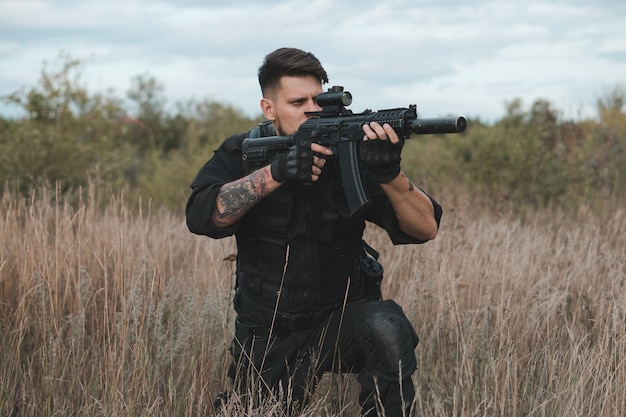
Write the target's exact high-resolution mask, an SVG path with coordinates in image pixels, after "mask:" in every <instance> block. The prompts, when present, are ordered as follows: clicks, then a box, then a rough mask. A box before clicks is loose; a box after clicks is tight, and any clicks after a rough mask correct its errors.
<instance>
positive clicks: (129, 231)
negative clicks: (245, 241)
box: [0, 189, 626, 417]
mask: <svg viewBox="0 0 626 417" xmlns="http://www.w3.org/2000/svg"><path fill="white" fill-rule="evenodd" d="M440 193H441V194H442V196H441V197H439V199H440V200H441V202H442V204H443V206H444V218H443V223H442V228H441V231H440V234H439V236H438V237H437V239H435V240H434V241H432V242H429V243H428V244H426V245H422V246H407V247H393V246H392V245H391V244H390V243H389V241H388V239H387V238H386V236H384V235H383V234H381V233H380V232H379V231H378V230H374V229H371V228H368V229H367V231H366V234H367V238H368V241H369V242H370V243H371V244H372V245H373V246H375V247H376V248H377V249H378V250H379V251H380V252H381V258H382V261H383V263H384V265H385V272H386V273H385V281H384V288H383V290H384V294H385V296H386V297H389V298H394V299H395V300H396V301H398V302H399V303H400V304H401V305H402V306H403V307H404V309H405V312H406V313H407V315H408V317H409V318H410V319H411V320H412V322H413V323H414V325H415V327H416V329H417V332H418V334H419V335H420V339H421V342H420V344H419V345H418V347H417V349H416V353H417V355H418V361H419V369H418V372H417V373H416V374H415V382H416V385H417V388H418V396H417V398H416V402H415V408H416V409H417V411H418V415H422V416H433V417H434V416H437V417H439V416H506V417H512V416H568V417H569V416H606V417H609V416H611V417H623V416H624V415H626V363H625V362H626V291H625V288H624V286H625V285H624V284H625V282H624V281H625V279H626V209H625V208H623V207H620V205H619V204H617V203H615V202H610V201H608V202H605V203H604V204H603V205H602V206H601V207H594V208H593V209H592V208H590V207H580V208H579V209H577V210H574V211H572V212H571V213H570V212H562V211H558V210H542V211H537V212H532V211H529V212H527V213H526V214H525V215H524V216H513V215H512V214H510V213H509V211H508V210H506V209H503V208H499V209H498V208H494V207H492V206H490V205H488V204H484V203H480V202H477V201H473V200H472V198H471V197H470V196H469V195H461V196H458V195H457V196H456V197H455V198H451V197H450V196H447V197H448V198H446V195H445V194H446V193H445V192H444V191H439V192H437V191H434V192H433V194H434V195H435V196H438V194H440ZM131 207H133V208H131ZM522 219H523V220H522ZM233 253H234V244H233V241H232V240H231V239H225V240H221V241H215V240H210V239H208V238H204V237H199V236H194V235H192V234H190V233H189V232H188V230H187V228H186V226H185V224H184V202H181V209H180V211H179V212H176V213H173V212H169V211H165V210H156V209H152V208H151V207H150V205H149V203H145V202H144V204H136V203H134V204H132V205H131V204H128V203H127V202H126V201H125V200H124V197H123V196H112V195H108V194H107V193H106V192H105V191H104V190H99V189H91V190H89V191H87V192H85V193H84V196H83V197H82V198H81V199H79V200H74V201H72V202H71V203H70V202H67V201H65V200H64V199H63V198H61V197H60V196H59V195H57V193H56V192H55V190H54V189H52V190H43V191H41V192H37V193H34V194H33V196H32V197H31V198H18V197H15V196H13V195H10V194H5V195H4V196H2V197H1V200H0V415H2V416H133V417H134V416H205V415H212V413H213V410H212V401H213V398H214V396H215V395H216V394H217V393H218V392H219V391H220V390H222V389H223V388H224V387H225V386H226V383H227V381H226V377H225V371H226V368H227V365H228V354H227V351H226V349H227V346H228V344H229V343H230V339H231V335H232V323H233V313H232V311H231V309H230V298H231V296H232V285H233V272H234V263H233V261H232V260H231V259H232V257H231V256H230V255H232V254H233ZM322 382H323V383H322V384H321V386H320V389H319V390H318V394H317V397H318V398H317V401H314V402H313V403H312V404H311V406H310V408H309V409H307V410H306V411H305V414H304V415H308V416H325V415H345V416H348V415H354V413H355V410H356V409H357V408H356V405H355V403H356V393H357V390H358V387H357V386H356V382H355V380H354V377H353V376H350V375H348V376H346V377H345V378H336V377H332V378H331V377H329V378H328V380H325V381H322ZM232 404H233V405H232V406H231V407H230V408H229V409H228V410H226V414H229V415H242V413H241V410H240V409H239V410H238V409H237V407H236V405H237V401H234V402H233V403H232ZM266 407H267V408H265V409H263V410H257V411H256V412H252V413H251V414H250V415H268V414H271V412H272V410H274V409H275V408H276V407H273V408H272V405H271V404H268V405H266ZM276 413H277V415H278V412H276Z"/></svg>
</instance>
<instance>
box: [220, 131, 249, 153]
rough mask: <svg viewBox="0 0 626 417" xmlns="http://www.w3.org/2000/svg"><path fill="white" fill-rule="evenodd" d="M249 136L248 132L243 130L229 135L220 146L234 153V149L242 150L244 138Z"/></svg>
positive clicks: (227, 151)
mask: <svg viewBox="0 0 626 417" xmlns="http://www.w3.org/2000/svg"><path fill="white" fill-rule="evenodd" d="M247 137H248V132H241V133H237V134H235V135H232V136H229V137H227V138H226V139H224V141H223V142H222V144H221V145H220V148H221V149H222V150H223V151H225V152H226V153H232V152H233V151H239V152H241V144H242V143H243V140H244V139H245V138H247Z"/></svg>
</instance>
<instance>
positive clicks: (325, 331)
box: [231, 300, 418, 417]
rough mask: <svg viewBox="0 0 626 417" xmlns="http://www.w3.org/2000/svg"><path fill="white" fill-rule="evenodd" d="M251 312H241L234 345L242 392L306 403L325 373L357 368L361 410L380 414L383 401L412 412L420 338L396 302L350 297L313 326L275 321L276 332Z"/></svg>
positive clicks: (397, 412) (235, 374)
mask: <svg viewBox="0 0 626 417" xmlns="http://www.w3.org/2000/svg"><path fill="white" fill-rule="evenodd" d="M244 304H245V303H244ZM250 314H251V315H250ZM250 314H249V313H248V311H246V310H245V308H244V310H243V311H240V314H239V317H238V320H237V328H236V334H235V338H234V340H233V345H232V348H231V353H232V355H233V358H234V362H233V366H232V367H231V377H232V378H233V379H234V382H235V386H236V387H237V388H238V390H239V391H240V393H242V394H244V393H247V394H250V393H254V395H256V393H261V394H263V395H272V396H275V398H276V399H278V400H279V401H282V402H283V403H284V404H285V405H286V407H287V408H290V407H292V406H293V405H294V404H299V405H300V406H302V405H303V404H306V403H307V400H308V398H309V397H310V395H312V393H313V392H314V390H315V387H316V384H317V382H318V381H319V379H320V378H321V377H322V375H323V374H324V372H327V371H334V372H340V371H344V372H345V371H347V372H358V373H359V375H358V382H359V384H360V385H361V393H360V395H359V403H360V405H361V408H362V415H364V416H376V415H378V413H380V415H383V414H382V410H380V408H381V405H382V407H384V415H385V416H387V417H392V416H402V415H403V409H404V412H405V413H406V414H404V415H409V413H408V409H409V408H410V406H411V404H412V402H413V399H414V397H415V391H414V386H413V383H412V381H411V375H412V374H413V373H414V372H415V370H416V359H415V353H414V349H415V347H416V346H417V343H418V338H417V335H416V334H415V330H414V329H413V326H412V325H411V323H410V322H409V320H408V319H407V318H406V316H405V315H404V312H403V311H402V308H401V307H400V306H399V305H398V304H396V303H395V302H393V301H391V300H384V301H378V300H357V301H352V302H348V303H347V305H346V306H345V309H344V308H342V307H339V308H337V309H334V310H331V311H328V312H326V313H325V314H324V315H323V316H321V317H319V318H317V320H316V322H315V323H313V324H312V326H311V327H309V328H306V329H302V330H295V331H290V330H287V329H284V328H281V326H279V325H277V323H276V322H275V325H274V327H273V328H271V333H270V329H268V326H265V325H259V324H257V323H255V318H254V317H255V315H254V312H250ZM269 327H271V326H269ZM377 409H378V411H377Z"/></svg>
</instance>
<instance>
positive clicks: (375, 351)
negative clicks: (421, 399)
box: [359, 301, 419, 378]
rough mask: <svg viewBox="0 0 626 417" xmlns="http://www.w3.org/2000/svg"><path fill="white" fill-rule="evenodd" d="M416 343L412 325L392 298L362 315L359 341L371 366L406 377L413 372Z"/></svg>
mask: <svg viewBox="0 0 626 417" xmlns="http://www.w3.org/2000/svg"><path fill="white" fill-rule="evenodd" d="M418 342H419V339H418V337H417V334H416V333H415V330H414V329H413V325H412V324H411V322H410V321H409V320H408V319H407V317H406V316H405V315H404V312H403V311H402V309H401V308H400V306H398V305H397V304H396V303H394V302H392V301H385V302H383V303H381V304H380V307H379V308H376V309H373V310H372V311H371V312H369V313H368V314H367V315H366V316H365V317H364V318H363V321H362V325H361V329H360V332H359V344H360V345H361V348H362V350H363V355H364V356H365V359H366V361H367V363H368V364H369V366H370V367H371V368H372V369H376V370H378V371H379V372H385V373H387V374H392V373H393V374H395V375H397V373H398V371H401V372H402V373H403V374H404V375H403V376H402V378H406V377H407V376H409V375H410V374H412V373H413V371H415V368H416V359H415V353H414V349H415V347H416V346H417V343H418ZM390 376H391V375H390ZM396 378H397V376H396Z"/></svg>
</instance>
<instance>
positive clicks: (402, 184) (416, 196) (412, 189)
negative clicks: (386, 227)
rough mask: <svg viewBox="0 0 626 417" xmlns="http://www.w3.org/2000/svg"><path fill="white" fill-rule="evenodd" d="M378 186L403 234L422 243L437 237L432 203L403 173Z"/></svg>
mask: <svg viewBox="0 0 626 417" xmlns="http://www.w3.org/2000/svg"><path fill="white" fill-rule="evenodd" d="M380 186H381V187H382V189H383V191H384V192H385V194H387V197H388V198H389V200H390V201H391V205H392V206H393V209H394V211H395V213H396V217H397V218H398V224H399V226H400V229H402V231H403V232H405V233H406V234H408V235H410V236H413V237H414V238H416V239H420V240H424V241H426V240H431V239H434V238H435V237H436V236H437V231H438V225H437V220H436V219H435V209H434V207H433V203H432V202H431V201H430V198H428V196H427V195H426V194H425V193H424V192H423V191H422V190H420V189H419V188H417V187H416V186H415V185H414V184H413V182H412V181H411V180H410V179H409V178H408V177H407V176H406V175H405V174H404V172H400V174H399V175H398V176H397V177H396V178H395V179H393V180H392V181H390V182H388V183H386V184H380Z"/></svg>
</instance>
